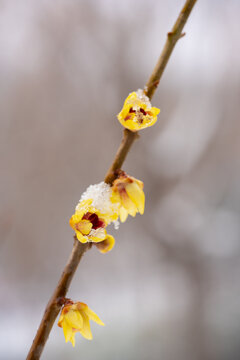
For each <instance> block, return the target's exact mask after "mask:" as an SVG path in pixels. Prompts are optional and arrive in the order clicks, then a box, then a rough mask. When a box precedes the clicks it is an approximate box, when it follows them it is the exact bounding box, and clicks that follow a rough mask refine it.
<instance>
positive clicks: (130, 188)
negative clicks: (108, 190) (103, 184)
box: [111, 171, 145, 222]
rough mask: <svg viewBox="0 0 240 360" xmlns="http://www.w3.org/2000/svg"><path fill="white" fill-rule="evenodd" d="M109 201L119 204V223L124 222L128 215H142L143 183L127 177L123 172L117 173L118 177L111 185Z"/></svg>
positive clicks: (143, 201)
mask: <svg viewBox="0 0 240 360" xmlns="http://www.w3.org/2000/svg"><path fill="white" fill-rule="evenodd" d="M111 201H112V202H113V203H119V216H120V220H121V222H125V221H126V219H127V217H128V214H129V215H131V216H135V215H136V213H138V212H139V213H140V214H141V215H142V214H143V213H144V204H145V195H144V192H143V182H142V181H140V180H137V179H135V178H134V177H131V176H128V175H127V174H126V173H125V172H124V171H120V172H119V176H118V178H117V179H116V180H114V182H113V185H112V196H111Z"/></svg>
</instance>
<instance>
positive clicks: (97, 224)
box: [83, 212, 105, 230]
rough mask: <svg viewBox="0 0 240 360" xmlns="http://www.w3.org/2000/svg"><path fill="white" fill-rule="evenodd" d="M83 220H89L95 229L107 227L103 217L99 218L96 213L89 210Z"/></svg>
mask: <svg viewBox="0 0 240 360" xmlns="http://www.w3.org/2000/svg"><path fill="white" fill-rule="evenodd" d="M83 220H89V221H90V223H91V224H92V228H93V229H94V230H96V229H98V228H104V227H105V223H104V221H103V220H102V219H99V217H98V216H97V214H95V213H90V212H87V213H86V214H85V215H84V216H83Z"/></svg>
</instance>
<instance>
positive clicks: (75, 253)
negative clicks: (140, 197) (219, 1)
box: [27, 0, 197, 360]
mask: <svg viewBox="0 0 240 360" xmlns="http://www.w3.org/2000/svg"><path fill="white" fill-rule="evenodd" d="M196 1H197V0H187V1H186V3H185V5H184V7H183V9H182V10H181V12H180V14H179V16H178V18H177V21H176V23H175V24H174V26H173V28H172V30H171V31H170V32H169V33H168V36H167V40H166V43H165V45H164V48H163V50H162V53H161V55H160V58H159V60H158V62H157V64H156V66H155V68H154V70H153V73H152V75H151V76H150V78H149V80H148V82H147V84H146V90H145V94H146V95H147V96H148V97H149V98H150V99H151V98H152V96H153V94H154V92H155V90H156V88H157V86H158V84H159V81H160V79H161V76H162V74H163V71H164V69H165V67H166V64H167V62H168V60H169V57H170V55H171V53H172V51H173V48H174V46H175V44H176V42H177V41H178V40H179V39H180V38H181V37H182V36H183V34H182V29H183V27H184V25H185V23H186V21H187V19H188V17H189V15H190V13H191V10H192V8H193V6H194V4H195V2H196ZM137 138H138V134H137V133H134V132H132V131H130V130H127V129H125V130H124V136H123V139H122V142H121V144H120V146H119V149H118V151H117V154H116V156H115V158H114V161H113V163H112V165H111V167H110V169H109V170H108V172H107V174H106V177H105V182H106V183H108V184H111V183H112V182H113V180H114V179H115V177H116V170H118V169H120V168H121V167H122V164H123V162H124V160H125V158H126V156H127V154H128V152H129V150H130V148H131V146H132V144H133V142H134V140H135V139H137ZM90 247H91V244H90V243H88V244H82V243H80V242H79V241H78V240H76V238H75V241H74V246H73V249H72V253H71V255H70V257H69V260H68V262H67V264H66V266H65V268H64V271H63V273H62V276H61V278H60V280H59V282H58V285H57V287H56V289H55V291H54V293H53V295H52V297H51V299H50V300H49V302H48V304H47V306H46V309H45V312H44V315H43V318H42V321H41V323H40V325H39V328H38V331H37V334H36V336H35V338H34V341H33V344H32V346H31V349H30V351H29V354H28V356H27V360H37V359H39V358H40V356H41V353H42V351H43V348H44V346H45V343H46V341H47V339H48V336H49V333H50V331H51V329H52V326H53V324H54V321H55V320H56V317H57V315H58V313H59V311H60V309H61V306H62V301H63V298H64V297H65V296H66V294H67V291H68V288H69V286H70V283H71V281H72V278H73V276H74V274H75V271H76V269H77V267H78V265H79V262H80V260H81V258H82V256H83V254H84V253H85V251H86V250H88V249H89V248H90Z"/></svg>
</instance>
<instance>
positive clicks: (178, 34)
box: [145, 0, 197, 99]
mask: <svg viewBox="0 0 240 360" xmlns="http://www.w3.org/2000/svg"><path fill="white" fill-rule="evenodd" d="M196 1H197V0H187V1H186V3H185V5H184V6H183V8H182V10H181V12H180V14H179V16H178V18H177V20H176V22H175V24H174V25H173V28H172V30H171V31H170V32H169V33H168V34H167V40H166V42H165V45H164V47H163V50H162V53H161V55H160V57H159V59H158V62H157V64H156V66H155V69H154V70H153V72H152V75H151V76H150V78H149V80H148V82H147V84H146V90H145V94H146V95H147V96H148V97H149V98H150V99H151V98H152V97H153V94H154V92H155V90H156V88H157V87H158V84H159V82H160V79H161V77H162V74H163V71H164V69H165V67H166V65H167V63H168V60H169V58H170V56H171V54H172V51H173V49H174V47H175V45H176V43H177V41H178V40H179V39H181V38H182V37H183V36H184V35H185V33H182V30H183V27H184V25H185V24H186V21H187V19H188V17H189V15H190V13H191V11H192V8H193V6H194V5H195V3H196Z"/></svg>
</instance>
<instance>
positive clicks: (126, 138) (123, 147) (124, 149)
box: [104, 129, 139, 185]
mask: <svg viewBox="0 0 240 360" xmlns="http://www.w3.org/2000/svg"><path fill="white" fill-rule="evenodd" d="M138 137H139V135H138V133H137V132H132V131H130V130H128V129H124V131H123V139H122V142H121V144H120V146H119V148H118V151H117V153H116V156H115V159H114V161H113V163H112V165H111V167H110V168H109V170H108V172H107V174H106V176H105V179H104V181H105V183H107V184H110V185H111V184H112V182H113V181H114V179H115V177H116V170H118V169H121V167H122V164H123V162H124V160H125V158H126V156H127V154H128V152H129V150H130V147H131V146H132V144H133V142H134V140H135V139H137V138H138Z"/></svg>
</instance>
